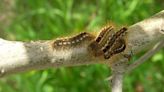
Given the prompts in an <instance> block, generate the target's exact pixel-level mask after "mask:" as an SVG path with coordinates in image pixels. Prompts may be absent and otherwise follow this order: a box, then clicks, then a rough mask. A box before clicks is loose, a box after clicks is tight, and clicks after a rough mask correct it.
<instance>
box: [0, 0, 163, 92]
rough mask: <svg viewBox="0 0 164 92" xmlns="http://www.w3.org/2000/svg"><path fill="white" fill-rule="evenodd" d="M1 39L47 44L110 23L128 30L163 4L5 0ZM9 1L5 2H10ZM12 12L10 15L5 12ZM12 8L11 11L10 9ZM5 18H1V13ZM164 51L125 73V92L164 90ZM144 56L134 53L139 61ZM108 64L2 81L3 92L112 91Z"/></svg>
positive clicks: (146, 0) (150, 0)
mask: <svg viewBox="0 0 164 92" xmlns="http://www.w3.org/2000/svg"><path fill="white" fill-rule="evenodd" d="M2 1H4V2H5V3H1V4H0V25H1V26H0V29H1V31H0V33H1V35H0V36H1V37H3V38H5V39H9V40H20V41H30V40H48V39H55V38H57V37H63V36H70V35H71V34H75V33H79V32H80V31H88V32H93V31H95V32H96V31H97V32H98V30H99V29H100V28H101V27H102V26H104V25H105V24H108V23H113V24H115V25H116V26H129V25H132V24H134V23H136V22H139V21H141V20H143V19H145V18H148V17H150V16H152V15H153V14H155V13H157V12H159V11H161V10H162V9H164V1H163V0H2ZM6 2H7V3H6ZM6 8H10V10H11V12H12V13H11V14H8V13H6V12H7V10H8V9H6ZM10 10H9V11H10ZM3 14H4V15H5V14H6V16H7V18H6V19H1V15H3ZM163 53H164V50H163V49H162V50H160V51H159V52H158V53H157V54H155V55H154V56H153V57H151V58H150V59H149V60H148V61H147V62H146V63H144V64H142V65H141V66H140V67H138V68H137V69H135V70H134V71H133V72H132V73H130V74H127V75H126V76H125V78H124V85H123V90H124V92H162V91H164V88H163V87H164V54H163ZM141 55H143V53H141V54H139V55H136V56H134V57H133V58H132V61H135V60H137V59H138V58H139V57H140V56H141ZM110 75H111V70H110V68H108V67H107V66H106V65H100V64H96V65H87V66H78V67H61V68H58V69H57V68H51V69H46V70H40V71H29V72H24V73H19V74H13V75H10V76H6V77H4V78H1V79H0V92H110V89H111V87H110V86H109V83H108V81H106V80H105V79H106V78H107V77H109V76H110Z"/></svg>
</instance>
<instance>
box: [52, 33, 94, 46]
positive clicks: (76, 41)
mask: <svg viewBox="0 0 164 92" xmlns="http://www.w3.org/2000/svg"><path fill="white" fill-rule="evenodd" d="M94 38H95V37H94V36H93V35H92V34H90V33H87V32H82V33H80V34H77V35H75V36H73V37H70V38H61V39H57V40H55V41H54V42H53V48H71V47H76V46H79V45H80V44H81V43H83V42H85V41H91V40H93V39H94Z"/></svg>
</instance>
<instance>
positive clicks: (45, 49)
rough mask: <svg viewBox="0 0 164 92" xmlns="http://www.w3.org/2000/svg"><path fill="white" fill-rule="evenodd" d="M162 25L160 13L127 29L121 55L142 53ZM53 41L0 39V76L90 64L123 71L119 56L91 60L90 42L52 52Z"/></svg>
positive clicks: (156, 38) (160, 34)
mask: <svg viewBox="0 0 164 92" xmlns="http://www.w3.org/2000/svg"><path fill="white" fill-rule="evenodd" d="M163 25H164V11H161V12H160V13H157V14H156V15H154V16H153V17H151V18H149V19H146V20H143V21H141V22H139V23H136V24H134V25H132V26H130V27H129V29H128V33H127V34H126V45H127V46H126V49H125V51H124V52H123V53H122V54H129V53H130V52H131V51H132V52H133V53H134V54H136V53H139V52H141V51H142V50H145V47H152V46H154V45H155V44H156V42H157V41H160V40H161V39H164V36H163V35H164V32H163V30H164V26H163ZM53 42H54V40H48V41H35V42H21V41H7V40H3V39H0V76H4V75H7V74H11V73H16V72H23V71H29V70H34V69H35V70H36V69H45V68H49V67H62V66H76V65H86V64H94V63H105V64H110V65H111V68H112V70H114V71H117V73H118V72H120V71H122V70H121V69H124V68H125V66H124V65H123V66H121V67H120V64H121V63H122V62H124V61H127V59H122V58H124V57H123V55H122V54H118V55H114V56H113V57H111V58H110V59H109V60H105V59H103V58H102V57H94V56H93V55H92V54H91V53H90V52H89V51H88V49H87V48H88V45H89V43H90V41H88V42H84V44H81V45H80V46H77V47H70V48H66V49H55V50H54V48H53V47H52V43H53ZM116 61H117V62H116ZM120 61H121V63H120ZM118 65H119V66H118ZM117 73H114V74H117ZM114 79H117V78H114Z"/></svg>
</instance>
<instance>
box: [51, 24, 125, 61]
mask: <svg viewBox="0 0 164 92" xmlns="http://www.w3.org/2000/svg"><path fill="white" fill-rule="evenodd" d="M126 32H127V28H125V27H123V28H121V29H120V30H119V31H117V32H115V31H114V28H113V27H112V26H107V27H104V28H103V29H102V30H101V31H100V34H99V35H98V36H97V37H95V36H94V35H92V34H90V33H87V32H83V33H80V34H78V35H76V36H73V37H70V38H65V39H58V40H55V41H54V43H53V48H64V47H69V48H70V47H75V46H78V45H80V44H83V43H84V42H86V41H87V42H89V45H88V51H90V52H92V53H91V54H93V55H94V56H96V57H98V56H104V59H109V58H110V57H111V56H113V55H115V54H118V53H121V52H123V51H124V50H125V48H126V43H125V40H124V38H123V36H124V35H125V33H126Z"/></svg>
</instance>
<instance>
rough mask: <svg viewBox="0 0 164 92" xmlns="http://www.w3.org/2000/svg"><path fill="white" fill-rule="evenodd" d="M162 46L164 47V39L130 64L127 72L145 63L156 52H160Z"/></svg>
mask: <svg viewBox="0 0 164 92" xmlns="http://www.w3.org/2000/svg"><path fill="white" fill-rule="evenodd" d="M162 47H164V40H162V41H160V42H158V43H157V44H156V45H155V46H154V47H153V48H152V49H151V50H149V51H148V52H147V53H146V54H144V55H143V56H142V57H141V58H139V59H138V60H136V61H135V62H134V63H132V64H130V65H129V66H128V67H127V69H126V70H125V72H131V71H132V70H133V69H135V68H136V67H138V66H139V65H141V64H142V63H144V62H145V61H146V60H147V59H149V58H150V57H151V56H152V55H154V53H156V52H158V51H159V50H160V49H161V48H162Z"/></svg>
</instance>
